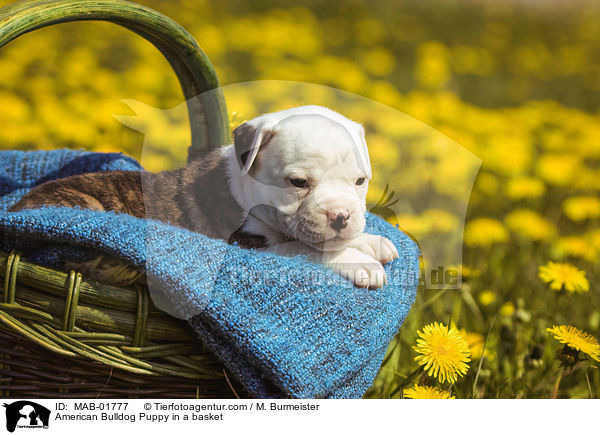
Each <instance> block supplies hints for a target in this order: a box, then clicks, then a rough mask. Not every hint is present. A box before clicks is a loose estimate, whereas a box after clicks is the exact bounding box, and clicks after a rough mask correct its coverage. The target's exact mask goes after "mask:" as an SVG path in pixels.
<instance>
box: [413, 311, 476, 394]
mask: <svg viewBox="0 0 600 435" xmlns="http://www.w3.org/2000/svg"><path fill="white" fill-rule="evenodd" d="M417 334H418V335H419V337H421V338H419V339H417V345H416V346H413V349H414V350H415V351H417V352H418V353H420V354H421V355H418V356H416V357H415V361H417V362H418V363H419V364H420V365H422V366H424V369H425V371H426V372H427V374H428V375H429V376H432V377H437V378H438V379H439V380H440V382H444V381H446V380H448V382H450V383H454V382H456V380H457V379H458V376H464V375H465V374H466V373H467V371H468V370H469V364H468V363H469V361H471V360H470V358H469V355H470V352H469V346H468V345H467V341H466V340H465V338H464V337H463V336H462V335H461V333H460V331H459V330H458V329H456V328H453V327H452V328H448V327H447V326H446V325H444V324H441V323H437V322H435V323H432V324H429V325H427V326H425V327H424V328H423V330H422V331H417Z"/></svg>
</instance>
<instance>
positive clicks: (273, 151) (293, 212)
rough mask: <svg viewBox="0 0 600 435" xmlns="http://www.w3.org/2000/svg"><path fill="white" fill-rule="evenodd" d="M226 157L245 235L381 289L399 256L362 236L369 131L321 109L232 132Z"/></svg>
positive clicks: (262, 119)
mask: <svg viewBox="0 0 600 435" xmlns="http://www.w3.org/2000/svg"><path fill="white" fill-rule="evenodd" d="M234 137H235V140H234V145H233V146H230V147H226V148H225V149H224V150H223V152H224V155H225V156H226V159H227V162H228V163H227V172H228V177H229V180H230V189H231V193H232V194H233V196H234V198H235V200H236V202H237V203H238V204H239V205H240V206H241V207H242V208H243V209H244V210H245V211H246V212H247V218H246V220H245V223H244V226H243V231H244V232H245V233H249V234H257V235H262V236H264V237H265V238H266V240H267V244H268V247H267V248H266V250H267V251H269V252H273V253H276V254H279V255H285V256H293V255H306V256H307V257H308V258H309V259H310V260H312V261H315V262H321V263H323V264H324V265H325V266H327V267H329V268H331V269H333V270H335V271H336V272H338V273H340V274H341V275H342V276H344V277H345V278H347V279H349V280H351V281H353V282H354V283H355V285H357V286H360V287H381V286H382V285H383V283H384V282H385V280H386V276H385V272H384V269H383V267H382V263H386V262H388V261H391V260H393V259H394V258H396V257H397V256H398V252H397V250H396V248H395V246H394V245H393V244H392V243H391V242H390V241H389V240H388V239H386V238H384V237H381V236H377V235H371V234H365V233H363V230H364V227H365V217H364V214H365V211H366V201H365V200H366V194H367V189H368V184H369V179H370V178H371V166H370V161H369V154H368V150H367V144H366V141H365V137H364V130H363V128H362V126H361V125H360V124H357V123H355V122H353V121H350V120H349V119H347V118H345V117H344V116H342V115H340V114H338V113H336V112H334V111H332V110H329V109H326V108H324V107H319V106H303V107H296V108H293V109H288V110H283V111H281V112H275V113H269V114H266V115H262V116H259V117H258V118H255V119H253V120H251V121H248V122H246V123H244V124H242V125H241V126H239V127H238V128H237V129H236V130H235V131H234Z"/></svg>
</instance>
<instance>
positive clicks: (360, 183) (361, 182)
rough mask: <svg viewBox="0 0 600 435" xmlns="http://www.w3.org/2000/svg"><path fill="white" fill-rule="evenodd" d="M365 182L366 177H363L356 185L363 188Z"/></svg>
mask: <svg viewBox="0 0 600 435" xmlns="http://www.w3.org/2000/svg"><path fill="white" fill-rule="evenodd" d="M364 182H365V177H361V178H359V179H358V180H356V185H357V186H362V185H363V184H364Z"/></svg>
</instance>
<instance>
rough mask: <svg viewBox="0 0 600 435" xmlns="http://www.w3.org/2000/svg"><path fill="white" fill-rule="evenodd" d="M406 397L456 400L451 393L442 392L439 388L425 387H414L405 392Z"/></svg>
mask: <svg viewBox="0 0 600 435" xmlns="http://www.w3.org/2000/svg"><path fill="white" fill-rule="evenodd" d="M404 397H405V398H407V399H456V397H454V396H452V395H450V393H449V392H447V391H444V390H440V389H439V388H437V387H425V386H420V385H413V386H412V387H410V388H408V389H406V390H404Z"/></svg>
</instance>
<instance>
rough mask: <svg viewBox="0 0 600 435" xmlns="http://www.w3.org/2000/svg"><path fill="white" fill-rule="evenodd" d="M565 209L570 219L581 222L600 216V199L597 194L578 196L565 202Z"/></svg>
mask: <svg viewBox="0 0 600 435" xmlns="http://www.w3.org/2000/svg"><path fill="white" fill-rule="evenodd" d="M563 211H564V212H565V215H567V217H568V218H569V219H571V220H572V221H574V222H581V221H583V220H585V219H593V218H596V217H598V216H600V199H598V198H596V197H595V196H576V197H573V198H569V199H567V200H566V201H565V202H564V203H563Z"/></svg>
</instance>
